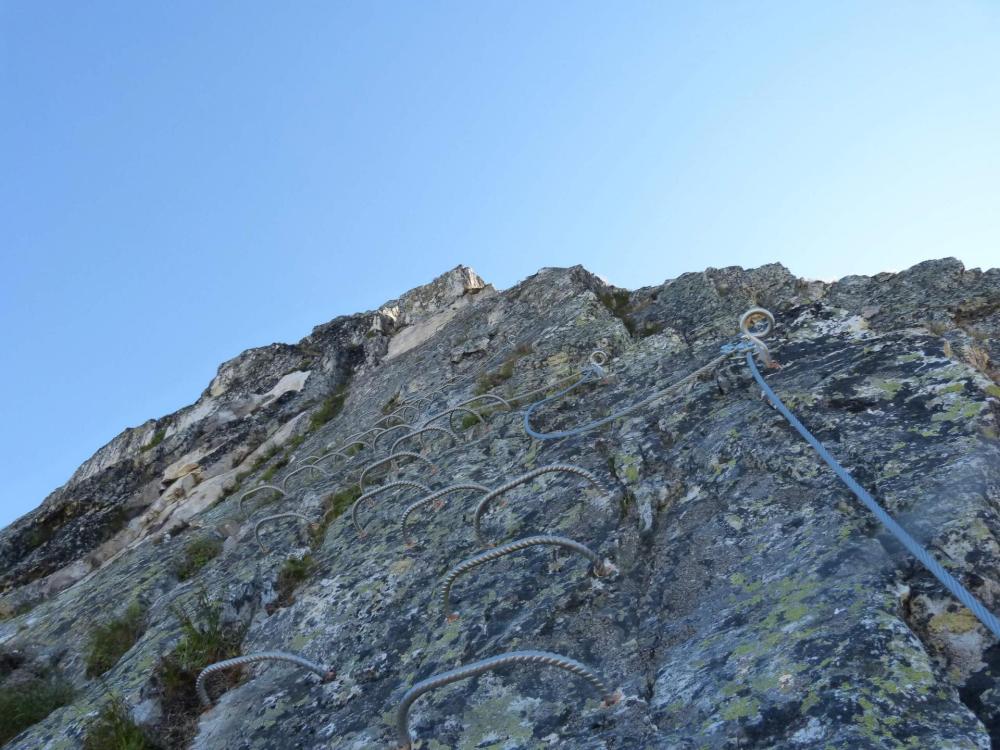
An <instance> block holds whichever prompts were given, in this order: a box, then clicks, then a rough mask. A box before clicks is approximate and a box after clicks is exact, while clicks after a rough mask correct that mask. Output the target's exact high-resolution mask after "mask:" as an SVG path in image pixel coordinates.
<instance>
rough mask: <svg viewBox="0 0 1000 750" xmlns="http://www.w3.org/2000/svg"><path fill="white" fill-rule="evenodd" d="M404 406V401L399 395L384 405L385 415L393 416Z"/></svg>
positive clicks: (383, 411)
mask: <svg viewBox="0 0 1000 750" xmlns="http://www.w3.org/2000/svg"><path fill="white" fill-rule="evenodd" d="M402 404H403V399H402V398H401V397H400V395H399V394H398V393H397V394H396V395H395V396H393V397H392V398H390V399H389V400H388V401H386V402H385V403H384V404H383V405H382V413H383V414H391V413H392V412H394V411H395V410H396V409H398V408H399V407H400V406H402Z"/></svg>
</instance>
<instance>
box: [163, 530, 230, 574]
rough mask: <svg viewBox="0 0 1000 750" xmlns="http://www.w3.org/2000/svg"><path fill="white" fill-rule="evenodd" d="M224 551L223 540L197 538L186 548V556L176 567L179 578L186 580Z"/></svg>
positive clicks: (175, 571)
mask: <svg viewBox="0 0 1000 750" xmlns="http://www.w3.org/2000/svg"><path fill="white" fill-rule="evenodd" d="M220 552H222V540H221V539H216V538H214V537H209V536H206V537H202V538H201V539H195V540H194V541H193V542H191V543H190V544H188V546H187V547H185V549H184V558H183V559H182V560H181V561H180V563H178V565H177V567H176V568H175V569H174V573H175V575H176V576H177V578H178V580H181V581H186V580H187V579H189V578H191V577H192V576H193V575H194V574H195V573H197V572H198V571H199V570H201V569H202V568H204V567H205V566H206V565H208V563H209V562H211V561H212V560H213V559H214V558H215V557H217V556H218V554H219V553H220Z"/></svg>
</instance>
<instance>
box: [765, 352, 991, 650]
mask: <svg viewBox="0 0 1000 750" xmlns="http://www.w3.org/2000/svg"><path fill="white" fill-rule="evenodd" d="M757 343H758V344H759V343H760V342H759V341H758V342H757ZM746 361H747V367H749V368H750V372H751V374H752V375H753V377H754V380H756V381H757V384H758V385H759V386H760V387H761V389H763V391H764V395H765V396H767V399H768V401H770V402H771V404H772V405H773V406H774V408H775V409H777V410H778V411H779V412H780V413H781V416H783V417H784V418H785V419H786V420H788V423H789V424H790V425H791V426H792V427H794V428H795V431H796V432H798V433H799V435H801V436H802V438H803V439H804V440H805V441H806V442H807V443H809V445H811V446H812V447H813V449H814V450H815V451H816V452H817V453H818V454H819V457H820V458H822V459H823V461H824V462H826V465H827V466H829V467H830V468H831V469H833V473H834V474H836V475H837V478H838V479H840V481H841V482H843V483H844V484H845V485H846V486H847V488H848V489H849V490H850V491H851V492H853V493H854V496H855V497H856V498H858V500H860V501H861V503H862V504H863V505H864V506H865V507H866V508H868V510H869V511H871V513H872V514H873V515H874V516H875V517H876V518H877V519H878V520H879V522H880V523H881V524H882V525H883V526H885V527H886V528H887V529H888V530H889V532H890V533H891V534H892V535H893V536H894V537H896V539H898V540H899V542H900V543H901V544H902V545H903V546H904V547H906V549H907V550H908V551H909V553H910V554H911V555H913V556H914V557H915V558H917V560H919V561H920V563H921V564H922V565H923V566H924V567H925V568H927V570H929V571H930V572H931V574H932V575H933V576H934V577H935V578H937V579H938V581H940V582H941V585H942V586H944V587H945V588H946V589H948V591H950V592H951V594H952V596H954V597H955V598H956V599H958V600H959V601H960V602H961V603H962V604H964V605H965V606H966V607H968V609H969V611H970V612H972V614H974V615H975V616H976V618H977V619H978V620H979V621H980V622H981V623H982V624H983V625H984V626H986V628H987V630H989V631H990V632H991V633H993V635H994V636H995V637H997V638H1000V620H997V618H996V617H995V616H994V615H993V613H992V612H990V611H989V610H988V609H986V607H985V606H983V604H982V603H980V601H979V600H978V599H976V598H975V597H974V596H973V595H972V594H970V593H969V592H968V590H967V589H966V588H965V587H964V586H962V584H961V583H959V582H958V581H957V580H955V578H954V577H953V576H952V575H951V573H949V572H948V571H947V570H945V569H944V568H943V567H942V566H941V564H940V563H939V562H938V561H937V560H935V559H934V557H933V556H932V555H931V553H930V552H928V551H927V550H926V549H924V548H923V547H922V546H921V545H920V544H919V543H918V542H917V540H915V539H914V538H913V537H912V536H910V535H909V533H907V531H906V529H904V528H903V527H902V526H900V525H899V524H898V523H896V521H895V519H893V517H892V516H890V515H889V513H888V512H886V510H885V509H884V508H883V507H882V506H881V505H879V504H878V501H877V500H875V498H874V497H872V496H871V495H870V494H869V493H868V492H867V490H865V488H864V487H862V486H861V485H860V484H858V483H857V482H856V481H855V479H854V477H852V476H851V475H850V474H849V473H848V471H847V469H845V468H844V467H843V466H841V465H840V463H839V462H838V461H837V459H835V458H834V457H833V456H832V455H831V454H830V452H829V451H828V450H827V449H826V447H825V446H824V445H823V444H822V443H821V442H820V441H819V440H817V439H816V438H815V437H814V436H813V434H812V433H811V432H809V430H807V429H806V428H805V426H804V425H803V424H802V422H800V421H799V420H798V418H797V417H796V416H795V415H794V414H793V413H792V412H791V410H790V409H789V408H788V407H787V406H785V404H784V403H783V402H782V401H781V399H780V398H778V394H776V393H775V392H774V391H773V390H772V389H771V386H769V385H768V384H767V381H765V380H764V377H763V376H762V375H761V374H760V370H759V369H757V363H756V362H754V359H753V354H752V353H751V352H747V354H746Z"/></svg>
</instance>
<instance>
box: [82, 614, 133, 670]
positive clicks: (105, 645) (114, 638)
mask: <svg viewBox="0 0 1000 750" xmlns="http://www.w3.org/2000/svg"><path fill="white" fill-rule="evenodd" d="M145 630H146V608H145V607H143V605H142V603H141V602H138V601H134V602H132V603H131V604H130V605H129V606H128V609H126V610H125V612H124V613H123V614H122V615H121V617H117V618H115V619H113V620H109V621H108V622H105V623H103V624H101V625H96V626H94V628H93V629H91V631H90V639H89V643H88V646H87V656H86V663H87V677H97V676H99V675H102V674H104V673H105V672H107V671H108V670H109V669H111V667H113V666H114V665H115V664H117V663H118V660H119V659H120V658H121V657H122V656H123V655H124V654H125V652H126V651H128V650H129V649H130V648H132V646H134V645H135V642H136V641H137V640H139V637H140V636H141V635H142V634H143V632H145Z"/></svg>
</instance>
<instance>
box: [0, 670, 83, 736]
mask: <svg viewBox="0 0 1000 750" xmlns="http://www.w3.org/2000/svg"><path fill="white" fill-rule="evenodd" d="M72 700H73V686H72V685H71V684H70V683H69V682H68V681H66V680H65V679H63V678H62V677H59V676H58V675H52V674H45V675H36V676H34V677H32V678H30V679H28V680H23V681H22V680H18V681H17V683H16V684H12V685H2V686H0V744H4V743H6V742H7V741H8V740H10V739H12V738H14V737H16V736H17V735H19V734H20V733H21V732H23V731H24V730H25V729H27V728H28V727H30V726H32V725H34V724H37V723H38V722H40V721H41V720H42V719H44V718H45V717H46V716H48V715H49V714H50V713H52V712H53V711H55V710H56V709H57V708H62V707H63V706H65V705H66V704H68V703H69V702H70V701H72Z"/></svg>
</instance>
